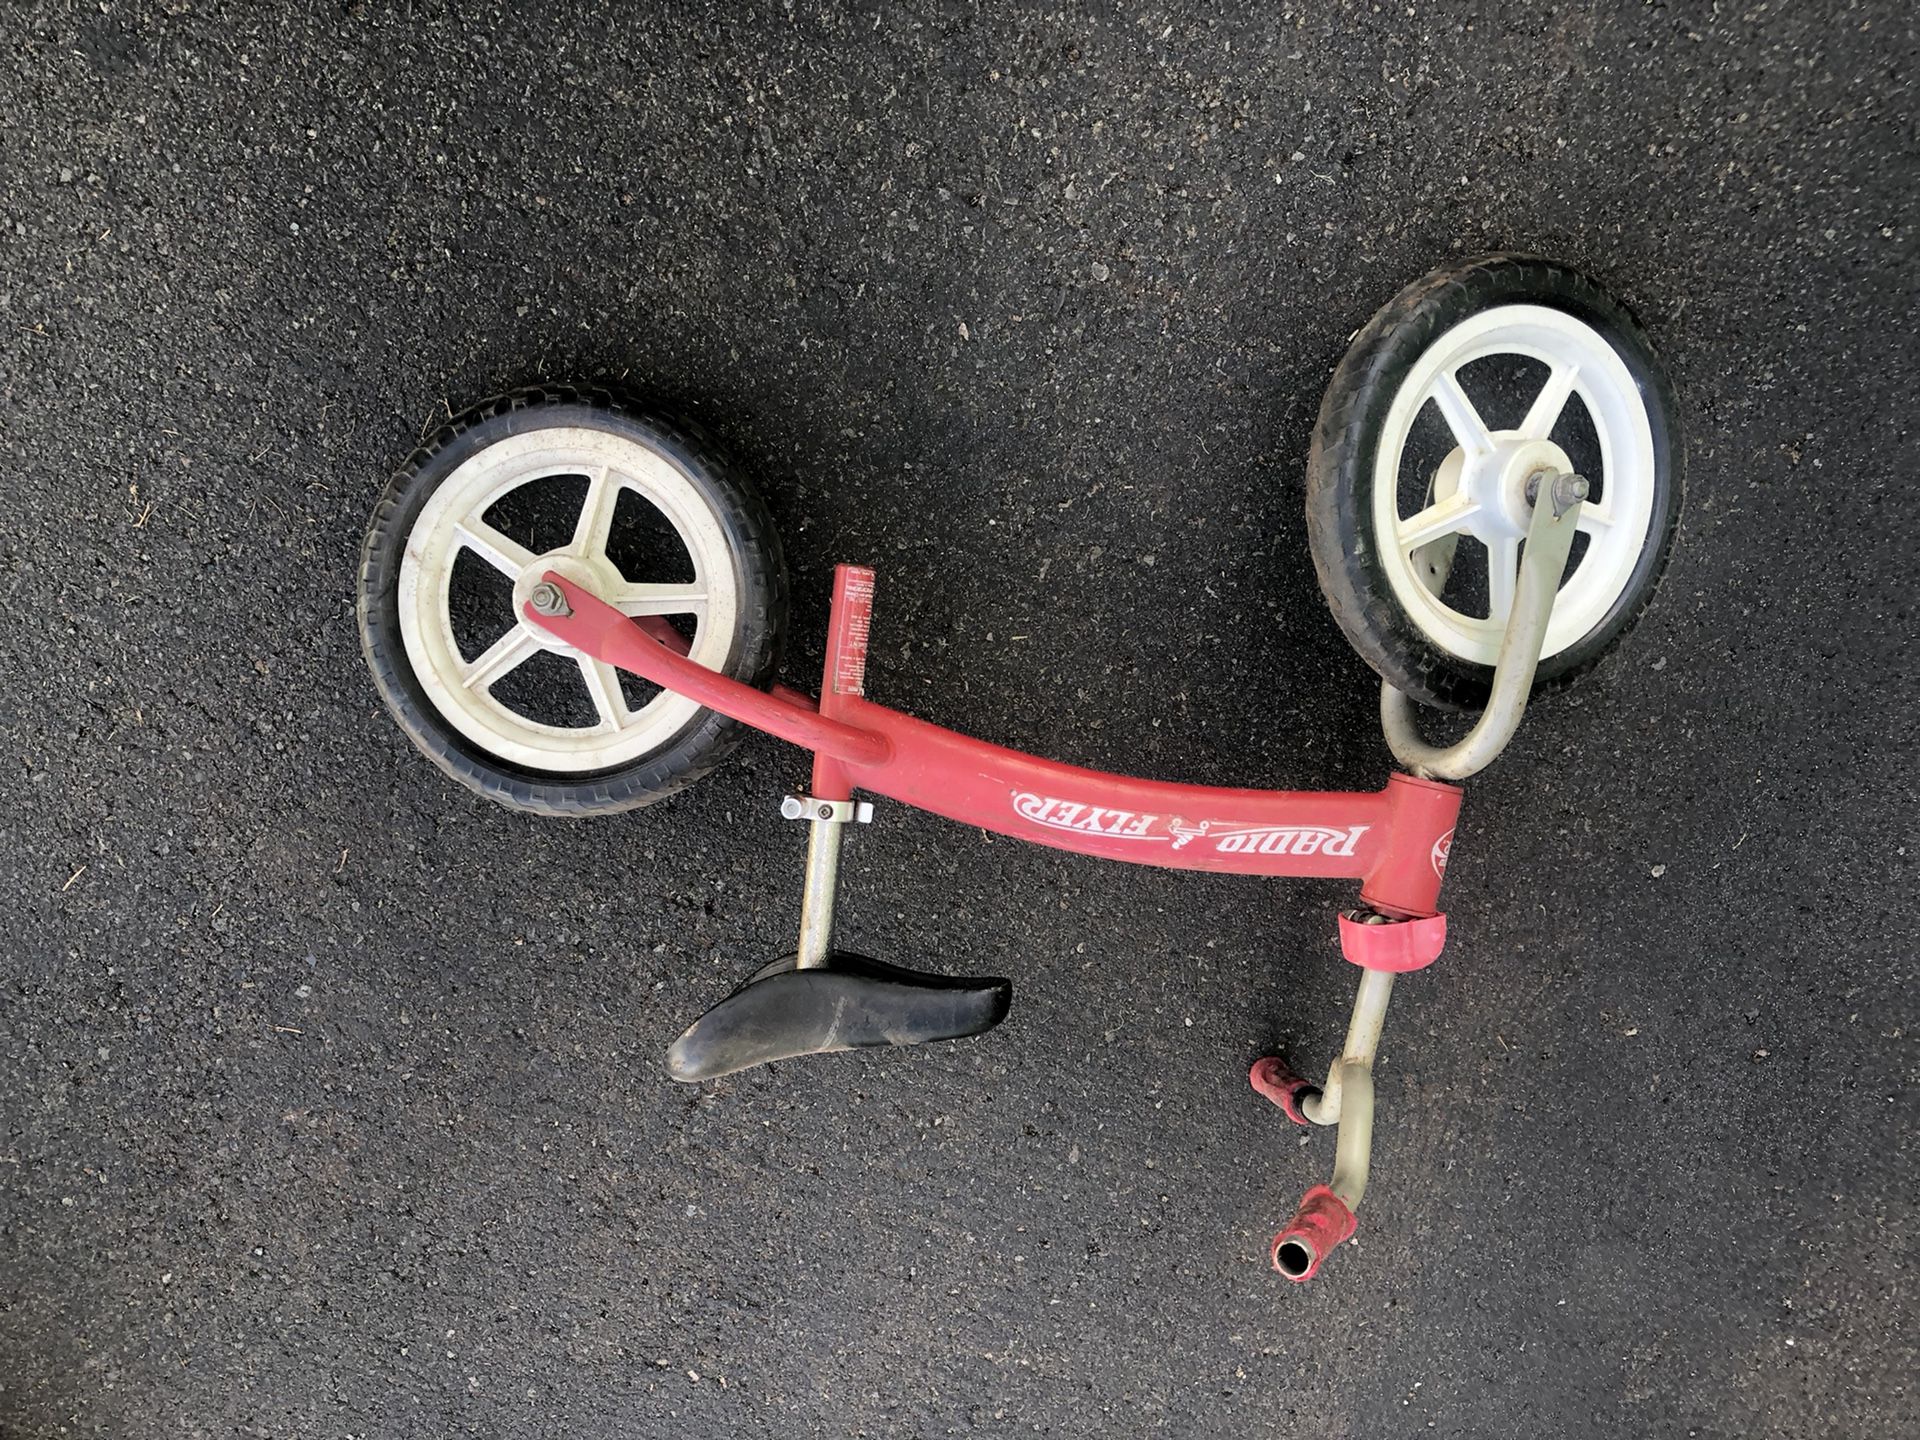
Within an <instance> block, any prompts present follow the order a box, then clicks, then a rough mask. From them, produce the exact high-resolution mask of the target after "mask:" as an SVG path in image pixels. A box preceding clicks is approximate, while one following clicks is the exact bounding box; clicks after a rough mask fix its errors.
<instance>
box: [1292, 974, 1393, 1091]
mask: <svg viewBox="0 0 1920 1440" xmlns="http://www.w3.org/2000/svg"><path fill="white" fill-rule="evenodd" d="M1392 998H1393V972H1392V971H1391V970H1362V971H1361V972H1360V988H1359V990H1358V991H1357V992H1356V993H1355V995H1354V997H1353V1018H1352V1019H1350V1020H1349V1021H1348V1022H1347V1043H1346V1045H1345V1047H1344V1048H1343V1049H1342V1050H1341V1051H1340V1058H1339V1059H1338V1060H1336V1061H1334V1062H1333V1064H1332V1066H1331V1067H1329V1068H1328V1070H1327V1083H1326V1084H1325V1085H1323V1086H1321V1087H1320V1093H1319V1094H1317V1095H1308V1096H1307V1097H1305V1099H1303V1100H1302V1101H1301V1104H1300V1113H1301V1114H1303V1115H1305V1116H1306V1117H1307V1119H1309V1120H1311V1121H1312V1122H1313V1123H1314V1124H1316V1125H1339V1124H1341V1123H1342V1122H1343V1121H1344V1120H1345V1118H1346V1114H1345V1110H1344V1108H1343V1107H1344V1103H1345V1091H1346V1078H1347V1077H1346V1076H1345V1075H1344V1074H1343V1073H1342V1072H1343V1070H1344V1069H1345V1066H1346V1064H1347V1062H1348V1061H1353V1062H1355V1063H1357V1064H1358V1065H1360V1066H1361V1067H1362V1068H1364V1069H1365V1070H1366V1071H1367V1072H1368V1073H1369V1074H1371V1073H1372V1070H1373V1057H1374V1056H1375V1055H1377V1054H1379V1053H1380V1031H1381V1029H1382V1028H1383V1027H1384V1026H1385V1025H1386V1023H1387V1001H1388V1000H1390V999H1392Z"/></svg>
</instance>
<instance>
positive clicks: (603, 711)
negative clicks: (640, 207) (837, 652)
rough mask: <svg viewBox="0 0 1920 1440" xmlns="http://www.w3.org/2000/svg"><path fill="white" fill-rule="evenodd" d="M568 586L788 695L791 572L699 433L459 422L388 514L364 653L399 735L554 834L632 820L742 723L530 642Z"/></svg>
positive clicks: (381, 512)
mask: <svg viewBox="0 0 1920 1440" xmlns="http://www.w3.org/2000/svg"><path fill="white" fill-rule="evenodd" d="M550 570H552V571H558V572H559V573H561V574H563V575H565V576H566V577H567V578H568V579H569V580H571V581H573V582H575V583H577V584H580V585H582V586H584V587H586V588H587V589H590V590H592V591H593V592H594V593H595V594H597V595H599V596H600V597H601V598H602V599H604V600H606V601H607V602H608V603H609V604H611V605H613V606H614V607H615V608H616V609H618V610H621V611H623V612H624V613H626V614H628V615H631V616H634V617H636V618H642V619H645V620H646V621H647V622H648V623H650V624H651V625H654V626H656V627H671V632H672V634H673V635H677V636H678V645H677V647H676V648H681V649H683V650H684V651H685V652H686V653H688V654H689V655H690V656H691V658H693V659H694V660H696V661H698V662H699V663H700V664H702V665H705V666H707V667H708V668H709V669H712V670H717V671H719V672H720V673H722V674H724V675H728V676H730V677H732V678H733V679H735V680H740V681H743V682H745V683H747V684H749V685H760V686H764V685H766V684H767V683H769V682H770V681H771V679H772V677H773V669H774V665H775V662H776V660H777V658H778V651H779V642H780V638H781V634H782V632H783V631H784V629H785V624H786V610H787V578H786V569H785V567H784V565H783V563H782V561H781V556H780V543H779V540H778V538H777V537H776V535H775V534H774V530H773V523H772V521H771V519H770V518H769V517H768V515H767V512H766V508H765V506H764V505H762V504H761V502H760V500H759V499H758V497H756V496H755V495H754V493H753V492H752V490H751V489H750V488H748V486H747V485H746V484H745V483H744V482H743V481H742V480H741V479H740V478H739V477H738V476H737V475H736V474H735V473H734V472H733V470H732V469H731V468H730V467H729V466H728V465H727V464H726V463H725V462H724V461H723V460H722V459H721V458H720V457H719V456H718V455H717V454H716V453H715V452H714V451H713V449H712V447H711V446H710V445H709V444H708V443H707V441H706V440H705V438H704V437H703V436H701V435H700V434H699V433H698V432H697V431H694V430H693V429H691V428H690V427H687V426H683V425H675V424H672V423H669V422H667V421H664V420H661V419H659V418H657V417H653V416H649V415H646V414H644V413H642V412H640V411H638V410H635V409H632V408H630V407H628V406H627V405H626V404H624V403H623V402H621V401H620V400H618V399H616V398H615V397H613V396H611V395H608V394H605V393H603V392H599V391H576V390H567V389H559V388H545V387H543V388H536V389H529V390H521V391H517V392H515V393H513V394H511V395H505V396H501V397H499V398H497V399H494V400H490V401H488V402H486V403H485V404H483V405H479V406H476V407H475V408H474V409H472V410H469V411H467V412H465V413H464V414H462V415H459V416H457V417H455V418H454V419H453V420H451V421H450V422H449V423H448V424H447V425H446V426H445V427H444V428H443V429H441V430H440V432H439V433H438V434H436V435H435V436H434V437H433V438H432V439H431V440H429V441H428V442H427V444H426V445H424V446H423V447H422V448H421V449H420V450H418V451H416V452H415V453H414V455H413V456H412V457H411V458H410V459H409V460H408V461H407V463H406V464H405V465H404V466H402V467H401V469H400V472H399V473H398V474H397V475H395V476H394V478H393V480H392V482H391V483H390V484H389V485H388V487H387V490H386V493H385V494H384V495H383V496H382V497H381V499H380V503H379V505H378V506H377V507H376V508H375V510H374V513H373V520H372V523H371V524H370V525H369V527H368V530H367V540H366V546H365V549H364V550H363V552H362V556H361V563H360V586H359V590H360V593H359V606H358V609H359V618H360V642H361V648H362V650H363V651H364V653H365V655H366V660H367V665H368V668H370V669H371V670H372V672H373V678H374V681H375V683H376V684H377V685H378V686H379V688H380V694H381V696H382V698H383V699H385V701H386V703H387V708H388V709H389V710H390V711H391V712H392V713H393V716H394V718H395V719H396V720H397V721H399V723H400V727H401V729H402V730H404V731H405V732H406V733H407V735H408V737H409V738H410V739H411V740H412V741H413V742H414V744H415V745H417V746H418V747H419V748H420V750H421V751H422V752H424V753H425V754H426V756H427V757H428V758H429V759H430V760H432V761H433V762H434V763H435V764H436V765H438V766H439V767H440V768H441V769H442V770H444V771H445V772H446V773H447V774H448V775H451V776H452V777H453V778H454V779H455V780H458V781H459V782H460V783H461V784H463V785H466V786H467V787H469V788H470V789H473V790H476V791H478V792H479V793H480V794H482V795H485V796H487V797H488V798H489V799H492V800H496V801H499V802H500V803H501V804H504V805H508V806H512V807H514V808H516V809H523V810H532V811H535V812H538V813H541V814H547V815H589V814H601V813H607V812H612V811H619V810H630V809H633V808H634V807H635V806H639V805H645V804H648V803H650V802H651V801H654V800H659V799H662V798H664V797H665V796H667V795H670V794H672V793H673V792H674V791H676V790H678V789H680V788H681V787H683V786H685V785H687V784H689V783H690V782H692V781H693V780H695V779H697V778H698V777H699V776H701V775H703V774H705V773H706V772H707V771H708V770H709V769H711V768H712V767H713V766H714V765H715V764H716V763H718V761H719V760H720V758H721V757H722V755H723V754H724V753H725V752H726V750H727V749H728V748H730V745H731V743H732V740H733V738H734V734H735V726H734V722H733V721H731V720H728V719H727V718H725V717H724V716H721V715H718V714H716V713H714V712H713V711H711V710H707V709H703V708H702V707H700V706H698V705H696V704H694V703H693V702H692V701H691V700H688V699H686V698H684V697H682V696H679V695H675V694H673V693H672V692H670V691H664V690H661V689H659V688H657V687H654V686H651V685H648V684H647V683H646V682H644V681H642V680H640V679H638V678H637V677H635V676H632V675H627V674H624V673H622V672H620V671H618V670H615V669H614V668H613V667H612V666H610V665H606V664H603V663H601V662H600V661H597V660H595V659H593V658H592V657H591V656H587V655H583V654H581V653H580V652H578V651H576V650H574V649H572V648H571V647H569V646H567V645H564V644H562V643H561V642H559V641H558V640H556V639H554V638H553V637H552V636H551V635H549V634H547V633H546V632H545V631H543V630H540V629H539V628H537V627H535V626H533V625H530V624H528V623H527V622H526V621H525V620H524V619H523V618H522V606H523V605H524V604H525V602H526V600H527V596H528V594H529V593H530V592H531V590H532V589H533V587H534V586H535V585H536V584H538V583H539V580H540V577H541V576H542V575H544V574H546V573H547V572H548V571H550ZM663 633H665V632H664V629H663Z"/></svg>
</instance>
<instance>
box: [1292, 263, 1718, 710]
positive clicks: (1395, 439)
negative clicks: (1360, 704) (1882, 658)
mask: <svg viewBox="0 0 1920 1440" xmlns="http://www.w3.org/2000/svg"><path fill="white" fill-rule="evenodd" d="M1673 412H1674V404H1673V395H1672V391H1671V388H1670V387H1669V386H1668V384H1667V380H1666V377H1665V375H1664V374H1663V373H1662V372H1661V369H1660V366H1659V363H1658V361H1657V360H1656V359H1655V358H1654V355H1653V350H1652V347H1651V345H1650V344H1649V343H1648V341H1647V338H1646V336H1645V334H1644V333H1643V332H1642V331H1641V330H1640V328H1639V326H1638V325H1636V324H1635V323H1634V322H1633V320H1632V319H1631V318H1630V317H1629V316H1628V315H1627V314H1626V312H1625V311H1624V310H1622V309H1621V308H1620V307H1619V306H1618V305H1617V304H1615V303H1614V302H1613V301H1612V300H1611V299H1609V298H1608V297H1607V296H1606V295H1605V294H1604V293H1603V292H1602V291H1601V290H1600V289H1599V288H1598V287H1597V286H1595V285H1594V284H1593V283H1592V282H1591V281H1589V280H1587V279H1586V278H1585V277H1583V276H1581V275H1579V274H1577V273H1575V272H1573V271H1571V270H1568V269H1566V268H1564V267H1562V266H1558V265H1552V264H1549V263H1548V262H1546V261H1542V260H1532V259H1526V258H1523V257H1519V256H1506V255H1496V256H1490V257H1485V258H1482V259H1478V260H1472V261H1467V262H1464V263H1462V264H1458V265H1454V266H1449V267H1447V268H1446V269H1443V270H1438V271H1435V272H1434V273H1433V274H1431V275H1429V276H1427V277H1425V278H1424V279H1422V280H1419V281H1417V282H1416V283H1414V284H1413V285H1410V286H1409V287H1407V289H1405V290H1403V291H1402V292H1401V293H1400V294H1399V295H1398V296H1396V297H1395V298H1394V300H1393V301H1392V302H1391V303H1389V304H1388V305H1387V306H1386V307H1385V308H1384V309H1382V310H1381V311H1380V313H1379V314H1377V315H1375V316H1374V317H1373V319H1372V320H1371V321H1369V322H1368V324H1367V325H1366V327H1365V328H1364V329H1363V330H1361V331H1360V333H1359V334H1358V335H1357V336H1355V337H1354V340H1353V343H1352V345H1351V346H1350V347H1349V349H1348V351H1347V353H1346V355H1345V357H1344V358H1343V359H1342V360H1341V362H1340V365H1339V367H1338V368H1337V369H1336V370H1335V372H1334V377H1333V380H1332V383H1331V384H1330V385H1329V386H1328V389H1327V394H1326V398H1325V400H1324V402H1323V403H1322V405H1321V409H1320V419H1319V423H1318V425H1317V426H1316V427H1315V431H1314V440H1313V449H1312V454H1311V456H1310V458H1309V461H1308V470H1307V521H1308V533H1309V537H1310V540H1311V544H1312V550H1313V558H1314V567H1315V569H1316V571H1317V572H1318V574H1319V577H1320V585H1321V589H1322V590H1323V591H1324V592H1325V594H1326V596H1327V600H1328V603H1329V604H1330V605H1331V606H1332V608H1333V613H1334V617H1335V619H1336V620H1337V621H1338V622H1339V624H1340V626H1341V629H1342V630H1344V631H1345V632H1346V635H1347V638H1348V639H1349V640H1350V641H1351V642H1352V643H1353V646H1354V648H1355V649H1356V650H1358V651H1359V652H1360V654H1361V656H1362V657H1363V658H1364V659H1365V660H1366V661H1367V662H1368V663H1369V664H1370V665H1372V666H1373V668H1374V669H1375V670H1376V671H1378V672H1379V674H1380V675H1381V676H1382V677H1383V678H1385V679H1386V680H1387V681H1389V682H1390V683H1391V684H1393V685H1394V686H1395V687H1397V688H1398V689H1400V690H1402V691H1404V692H1406V693H1407V694H1409V695H1411V696H1412V697H1413V698H1414V699H1416V700H1420V701H1423V702H1425V703H1427V704H1430V705H1438V706H1441V707H1444V708H1447V709H1467V708H1472V707H1475V706H1478V705H1481V704H1484V703H1485V701H1486V698H1487V694H1488V690H1489V687H1490V685H1491V681H1492V678H1493V662H1494V660H1495V658H1496V657H1497V655H1498V653H1499V649H1500V641H1501V638H1502V636H1503V635H1504V633H1505V631H1506V624H1507V618H1508V614H1509V612H1510V610H1511V607H1512V604H1513V596H1514V590H1515V585H1516V581H1517V577H1518V574H1519V566H1520V555H1521V550H1522V546H1523V543H1524V539H1525V536H1526V531H1527V525H1528V523H1529V520H1530V518H1531V506H1530V505H1529V504H1528V502H1527V499H1526V488H1527V482H1528V480H1529V479H1530V478H1531V477H1532V476H1533V475H1535V474H1537V473H1539V472H1540V471H1542V470H1548V471H1575V472H1577V473H1579V474H1581V475H1583V476H1585V477H1586V478H1587V480H1588V482H1589V485H1590V494H1589V497H1588V501H1587V504H1586V505H1585V506H1584V508H1583V509H1582V512H1581V515H1580V518H1579V522H1578V533H1577V534H1576V536H1575V538H1574V549H1573V553H1572V556H1571V558H1570V560H1569V562H1568V568H1567V571H1566V574H1565V575H1564V576H1563V577H1562V580H1561V585H1560V591H1559V595H1558V596H1557V598H1556V600H1555V602H1554V610H1553V618H1552V621H1551V623H1550V624H1549V626H1548V629H1547V638H1546V644H1545V647H1544V648H1543V650H1542V654H1541V661H1540V668H1539V671H1538V674H1537V677H1536V680H1535V690H1536V693H1537V692H1538V691H1539V690H1541V689H1543V688H1551V687H1554V686H1558V685H1564V684H1567V683H1570V682H1571V681H1573V680H1574V679H1576V678H1577V677H1578V676H1580V675H1581V674H1583V673H1585V672H1586V671H1587V670H1588V669H1590V668H1591V667H1592V666H1593V665H1594V664H1595V663H1596V662H1597V661H1598V660H1599V659H1600V657H1601V656H1602V655H1603V654H1605V653H1606V651H1607V650H1608V649H1610V648H1611V647H1612V646H1613V645H1615V644H1616V643H1618V641H1619V640H1620V639H1621V637H1622V636H1624V635H1625V634H1626V632H1627V631H1628V630H1629V629H1631V628H1632V626H1633V623H1634V621H1635V620H1637V619H1638V618H1639V615H1640V613H1641V611H1642V610H1644V609H1645V607H1646V604H1647V602H1648V600H1649V599H1651V598H1652V595H1653V591H1654V588H1655V586H1656V585H1657V584H1658V582H1659V579H1660V575H1661V572H1662V571H1663V570H1664V568H1665V566H1666V559H1667V552H1668V549H1669V547H1670V545H1671V543H1672V539H1673V533H1674V528H1675V523H1676V520H1677V517H1678V514H1679V509H1680V493H1681V473H1680V450H1679V440H1678V436H1677V433H1676V428H1675V418H1674V413H1673Z"/></svg>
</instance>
